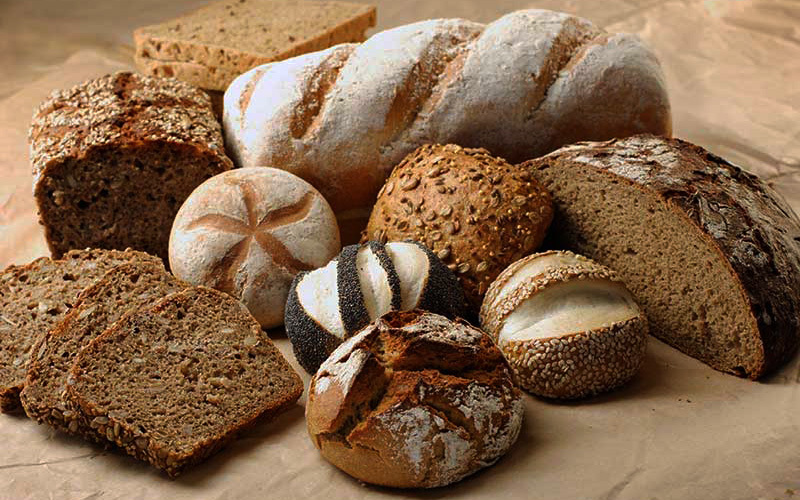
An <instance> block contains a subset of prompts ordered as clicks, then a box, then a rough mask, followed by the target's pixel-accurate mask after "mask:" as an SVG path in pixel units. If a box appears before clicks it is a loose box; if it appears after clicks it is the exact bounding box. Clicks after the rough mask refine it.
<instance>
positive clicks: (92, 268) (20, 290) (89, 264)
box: [0, 250, 158, 412]
mask: <svg viewBox="0 0 800 500" xmlns="http://www.w3.org/2000/svg"><path fill="white" fill-rule="evenodd" d="M132 261H137V262H145V261H150V262H158V259H156V258H155V257H153V256H150V255H147V254H144V253H142V252H135V251H124V252H123V251H118V250H73V251H71V252H68V253H67V254H66V255H65V256H64V259H62V260H50V259H48V258H46V257H42V258H40V259H36V260H35V261H33V262H31V263H30V264H27V265H24V266H9V267H7V268H6V269H5V270H4V271H3V272H2V273H0V411H1V412H10V411H14V410H16V409H17V408H19V393H20V390H22V387H23V384H24V382H25V371H26V369H27V366H28V359H29V357H30V351H31V346H32V345H33V344H34V342H36V340H37V339H38V338H39V337H40V336H42V335H45V334H46V333H47V332H48V331H49V330H50V329H51V328H53V327H55V326H56V325H57V324H58V323H59V322H60V321H61V320H62V319H63V318H64V316H65V315H66V314H67V312H68V311H69V309H70V308H71V307H72V306H73V305H74V304H75V303H76V301H77V297H78V294H79V293H80V292H81V291H82V290H83V289H84V288H86V287H87V286H90V285H92V284H93V283H94V282H95V281H96V280H98V279H100V277H102V276H103V274H104V273H105V272H106V271H108V270H109V269H111V268H112V267H114V266H116V265H118V264H122V263H125V262H132Z"/></svg>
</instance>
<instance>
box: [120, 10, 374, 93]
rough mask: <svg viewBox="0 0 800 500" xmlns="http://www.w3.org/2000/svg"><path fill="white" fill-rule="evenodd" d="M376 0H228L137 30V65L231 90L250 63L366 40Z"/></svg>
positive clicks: (154, 72)
mask: <svg viewBox="0 0 800 500" xmlns="http://www.w3.org/2000/svg"><path fill="white" fill-rule="evenodd" d="M374 25H375V7H373V6H370V5H364V4H358V3H349V2H327V1H325V2H311V1H306V0H300V1H298V0H227V1H223V2H216V3H212V4H210V5H208V6H206V7H203V8H201V9H198V10H197V11H195V12H192V13H190V14H187V15H185V16H182V17H179V18H177V19H173V20H170V21H167V22H165V23H162V24H156V25H152V26H145V27H142V28H139V29H137V30H136V31H134V33H133V38H134V40H135V42H136V56H135V59H136V65H137V66H138V67H139V70H140V71H142V72H143V73H145V74H148V75H155V76H176V77H177V78H180V79H181V80H184V81H187V82H190V83H193V84H195V85H198V86H200V87H202V88H204V89H209V90H217V91H220V90H225V89H226V88H227V87H228V84H230V83H231V81H233V79H234V78H236V77H237V76H238V75H240V74H242V73H244V72H245V71H247V70H248V69H250V68H252V67H255V66H258V65H259V64H264V63H268V62H272V61H279V60H281V59H286V58H288V57H292V56H296V55H300V54H304V53H306V52H311V51H314V50H322V49H325V48H328V47H330V46H332V45H336V44H338V43H344V42H361V41H363V40H364V38H365V36H364V32H365V31H366V30H367V28H369V27H370V26H374Z"/></svg>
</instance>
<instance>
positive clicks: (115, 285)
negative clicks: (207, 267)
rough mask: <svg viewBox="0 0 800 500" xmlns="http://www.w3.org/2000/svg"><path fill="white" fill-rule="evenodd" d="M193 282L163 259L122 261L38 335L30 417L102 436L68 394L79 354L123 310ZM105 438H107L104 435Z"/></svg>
mask: <svg viewBox="0 0 800 500" xmlns="http://www.w3.org/2000/svg"><path fill="white" fill-rule="evenodd" d="M188 286H189V284H188V283H186V282H183V281H181V280H179V279H177V278H175V277H174V276H172V275H171V274H169V273H168V272H167V271H166V270H165V269H164V265H163V264H162V263H161V262H152V261H140V262H130V263H127V264H121V265H119V266H116V267H114V268H112V269H111V270H110V271H108V272H107V273H106V274H105V275H104V276H103V277H102V278H101V279H100V280H99V281H98V282H97V283H95V284H94V285H92V286H90V287H89V288H87V289H85V290H84V291H83V292H81V294H80V296H79V297H78V300H77V304H75V306H74V307H73V308H72V309H71V310H70V312H69V313H68V314H67V316H66V317H65V318H64V319H63V320H62V321H61V323H59V324H58V325H57V326H56V327H55V328H54V329H53V330H51V331H50V332H48V333H46V334H45V335H43V336H41V337H39V339H38V341H37V342H36V343H35V344H34V346H33V349H32V350H31V353H32V356H31V361H30V363H29V364H28V373H27V377H26V378H25V387H24V389H23V390H22V393H21V394H20V399H21V401H22V406H23V408H24V409H25V413H27V414H28V416H29V417H31V418H32V419H34V420H36V421H38V422H39V423H47V424H50V425H52V426H53V427H55V428H57V429H59V430H61V431H63V432H68V433H70V434H78V435H82V436H84V437H87V438H89V439H95V440H99V437H98V436H97V435H96V433H95V432H94V430H93V429H92V428H91V423H90V422H89V421H88V420H87V419H86V418H85V417H83V415H82V413H81V412H80V409H79V408H77V407H75V406H74V405H72V404H70V402H69V401H68V400H67V399H66V397H65V394H64V392H65V391H66V383H67V373H68V372H69V369H70V368H71V367H72V363H73V361H74V360H75V356H77V354H78V353H79V352H80V351H81V349H83V348H84V347H85V346H86V345H87V344H88V343H89V342H91V341H92V340H93V339H95V338H96V337H98V336H99V335H100V334H101V333H103V332H104V331H105V330H106V329H107V328H108V327H110V326H111V325H112V324H113V323H114V322H116V321H117V320H118V319H119V318H121V317H122V315H123V314H125V313H127V312H129V311H133V310H137V309H140V308H142V307H145V306H147V305H150V304H152V303H155V302H156V301H158V300H160V299H163V298H164V297H165V296H167V295H169V294H170V293H174V292H177V291H180V290H182V289H184V288H187V287H188ZM103 441H105V439H103Z"/></svg>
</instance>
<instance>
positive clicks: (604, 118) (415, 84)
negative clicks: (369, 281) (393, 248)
mask: <svg viewBox="0 0 800 500" xmlns="http://www.w3.org/2000/svg"><path fill="white" fill-rule="evenodd" d="M223 122H224V129H225V134H226V146H227V147H228V153H229V154H230V155H231V156H232V158H233V159H234V161H235V162H236V163H237V164H238V166H240V167H251V166H268V167H275V168H282V169H286V170H289V171H290V172H292V173H294V174H296V175H298V176H300V177H302V178H303V179H305V180H307V181H308V182H310V183H311V184H312V185H314V187H316V188H317V189H318V190H319V191H320V192H321V193H322V194H323V196H324V197H325V198H326V199H327V200H328V201H329V202H330V204H331V206H332V208H333V209H334V211H335V212H336V213H337V217H338V218H339V226H340V228H341V229H342V232H343V235H344V237H343V240H344V241H345V242H348V234H349V235H351V237H352V236H355V233H356V232H357V231H360V230H361V229H363V227H364V225H365V223H366V218H367V217H368V215H369V211H370V209H371V207H372V204H373V203H374V201H375V197H376V195H377V193H378V190H379V189H380V188H381V186H382V185H383V182H384V180H385V179H386V177H387V176H388V175H389V173H390V171H391V169H392V168H393V167H394V166H395V165H396V164H397V163H399V162H400V160H402V159H403V157H405V156H406V155H407V154H408V153H410V152H412V151H413V150H414V149H416V148H417V147H419V146H420V145H422V144H426V143H440V144H447V143H454V144H459V145H461V146H468V147H483V148H486V149H488V150H489V151H490V152H491V153H492V154H494V155H497V156H501V157H503V158H505V159H506V160H508V161H511V162H519V161H523V160H526V159H528V158H533V157H537V156H540V155H542V154H545V153H547V152H549V151H552V150H554V149H556V148H558V147H560V146H562V145H564V144H569V143H572V142H575V141H579V140H601V139H609V138H612V137H625V136H629V135H632V134H637V133H643V132H650V133H654V134H663V135H669V134H670V133H671V117H670V106H669V101H668V98H667V91H666V87H665V83H664V77H663V74H662V72H661V69H660V66H659V63H658V61H657V59H656V57H655V55H654V54H653V53H652V51H650V49H648V48H647V47H646V46H645V45H644V44H643V43H642V42H641V41H640V40H639V38H637V37H636V36H635V35H631V34H624V33H620V34H611V33H606V32H604V31H602V30H601V29H599V28H597V27H596V26H594V25H593V24H591V23H590V22H589V21H587V20H585V19H581V18H577V17H574V16H570V15H568V14H562V13H557V12H551V11H546V10H535V9H532V10H522V11H517V12H512V13H510V14H508V15H506V16H504V17H502V18H500V19H498V20H497V21H495V22H493V23H490V24H488V25H483V24H478V23H473V22H470V21H465V20H462V19H437V20H429V21H423V22H419V23H414V24H409V25H406V26H400V27H397V28H394V29H390V30H387V31H383V32H381V33H378V34H376V35H374V36H372V37H371V38H369V39H368V40H367V41H366V42H364V43H362V44H342V45H337V46H335V47H332V48H330V49H327V50H324V51H320V52H314V53H310V54H306V55H302V56H299V57H295V58H292V59H288V60H286V61H282V62H278V63H272V64H266V65H262V66H259V67H256V68H254V69H252V70H250V71H249V72H247V73H245V74H243V75H241V76H240V77H239V78H237V79H236V80H235V81H234V82H233V83H232V84H231V85H230V87H229V88H228V90H227V91H226V92H225V112H224V118H223Z"/></svg>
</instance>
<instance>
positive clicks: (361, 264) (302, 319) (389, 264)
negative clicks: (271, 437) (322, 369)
mask: <svg viewBox="0 0 800 500" xmlns="http://www.w3.org/2000/svg"><path fill="white" fill-rule="evenodd" d="M410 309H424V310H427V311H431V312H435V313H437V314H442V315H444V316H447V317H449V318H455V317H457V316H463V315H464V312H465V309H464V294H463V291H462V290H461V285H459V284H458V280H457V279H456V277H455V275H454V274H453V272H452V271H450V270H449V269H448V268H447V266H445V265H444V264H442V262H441V261H440V260H439V258H438V257H436V256H435V255H434V254H433V253H432V252H431V251H430V250H429V249H428V248H426V247H425V246H424V245H422V244H420V243H416V242H410V241H409V242H392V243H387V244H386V245H383V244H381V243H378V242H374V241H370V242H368V243H366V244H363V245H350V246H347V247H345V248H344V249H343V250H342V253H341V254H339V256H338V257H337V258H336V259H334V260H332V261H331V262H330V263H328V265H327V266H325V267H323V268H321V269H317V270H315V271H311V272H308V273H301V274H299V275H298V276H297V278H295V280H294V282H293V283H292V288H291V291H290V292H289V299H288V301H287V303H286V321H285V323H286V334H287V335H288V336H289V339H290V340H291V341H292V348H293V349H294V354H295V356H296V357H297V361H298V362H299V363H300V365H301V366H302V367H303V368H305V369H306V371H308V372H309V373H314V372H315V371H317V368H318V367H319V365H320V363H322V362H323V361H324V360H325V358H327V357H328V355H329V354H330V353H331V352H333V350H334V349H336V347H337V346H338V345H339V344H340V343H341V342H342V341H343V340H345V339H347V338H349V337H350V336H351V335H353V334H354V333H356V332H357V331H358V330H360V329H361V328H363V327H365V326H366V325H367V324H368V323H369V322H370V321H372V320H374V319H375V318H377V317H379V316H381V315H383V314H385V313H387V312H389V311H392V310H401V311H408V310H410Z"/></svg>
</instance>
